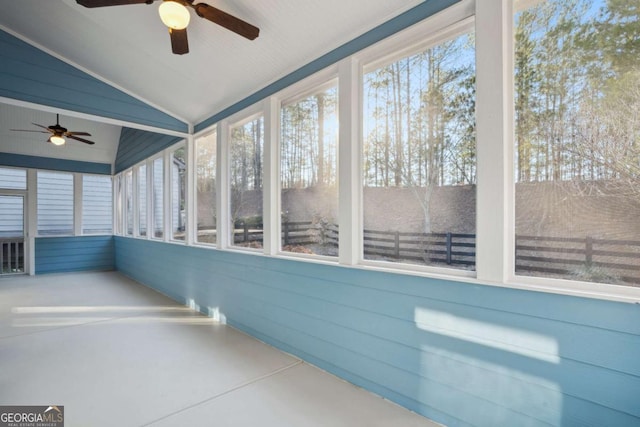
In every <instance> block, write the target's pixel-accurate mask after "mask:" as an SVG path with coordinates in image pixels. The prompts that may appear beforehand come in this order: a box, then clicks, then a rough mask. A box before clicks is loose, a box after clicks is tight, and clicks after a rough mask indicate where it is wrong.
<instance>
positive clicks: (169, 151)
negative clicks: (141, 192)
mask: <svg viewBox="0 0 640 427" xmlns="http://www.w3.org/2000/svg"><path fill="white" fill-rule="evenodd" d="M181 148H184V153H185V160H186V164H185V180H186V181H187V182H188V181H189V178H188V177H189V173H190V169H191V168H190V167H189V163H188V156H189V152H188V147H187V143H186V141H181V142H179V143H177V144H174V145H172V146H171V147H169V148H167V149H166V150H165V151H166V154H167V156H166V157H167V158H168V159H169V160H168V163H169V165H168V166H169V167H168V169H169V174H168V175H169V176H168V178H169V179H168V180H167V181H168V182H167V183H166V187H165V192H168V194H169V200H168V201H169V206H168V208H169V209H168V214H169V217H168V218H169V224H168V225H169V234H168V240H169V241H171V242H172V243H176V244H181V245H182V244H186V243H187V235H188V233H187V232H188V230H187V224H188V223H189V214H188V211H189V208H188V205H189V201H188V197H187V194H186V187H187V183H185V195H184V196H185V206H184V207H185V236H184V240H178V239H176V238H175V237H174V235H173V220H174V219H175V218H174V214H173V179H174V172H173V153H174V152H175V151H177V150H180V149H181ZM165 182H166V181H165ZM167 189H168V191H166V190H167ZM178 199H180V195H179V194H178ZM165 200H166V198H165ZM178 215H180V209H178ZM165 228H166V227H165Z"/></svg>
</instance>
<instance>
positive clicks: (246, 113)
mask: <svg viewBox="0 0 640 427" xmlns="http://www.w3.org/2000/svg"><path fill="white" fill-rule="evenodd" d="M269 110H270V109H269ZM259 117H262V118H263V119H262V123H263V126H264V127H263V134H264V140H263V151H262V156H263V158H262V168H263V169H262V174H263V175H262V176H263V178H262V183H263V187H262V223H263V224H262V249H253V248H244V247H242V246H236V245H234V244H233V231H234V230H233V229H232V227H231V176H230V174H229V173H230V171H231V150H230V147H231V130H232V129H233V128H236V127H242V126H244V125H246V124H247V123H249V122H251V121H253V120H255V119H257V118H259ZM267 119H268V117H267V114H266V111H265V108H264V102H258V103H256V104H253V105H252V106H250V107H247V108H245V109H244V110H242V111H240V112H238V113H236V114H234V115H232V116H231V117H228V118H227V119H226V120H224V121H222V122H221V125H220V127H221V128H222V129H221V130H223V131H224V133H223V132H219V133H218V138H222V137H223V136H224V138H225V139H224V140H223V142H222V144H219V147H220V146H221V145H223V146H224V149H223V150H222V151H223V152H224V156H222V158H221V156H219V158H218V159H217V160H218V166H219V168H218V169H219V171H220V172H221V173H224V174H225V176H224V177H221V178H223V179H224V182H221V183H220V184H218V185H219V186H220V185H224V186H225V189H226V191H225V192H224V194H222V195H223V196H224V197H225V199H226V200H225V202H224V204H223V205H222V206H224V207H225V209H224V210H225V211H226V215H224V217H225V218H224V219H225V220H226V221H225V222H226V223H225V224H224V228H223V229H221V230H219V231H218V238H221V237H222V236H221V234H222V233H224V234H225V239H224V240H223V242H222V243H223V244H224V246H219V247H223V248H225V249H228V250H233V251H238V252H242V253H253V254H262V253H265V251H269V248H270V247H271V245H272V243H271V242H272V241H273V239H272V238H271V235H270V234H269V230H271V228H270V226H271V224H272V223H273V221H272V215H271V214H270V213H271V211H272V210H273V208H272V206H271V200H272V196H271V193H272V190H271V188H270V187H268V186H269V185H270V184H271V181H272V175H273V171H272V166H271V165H272V164H273V160H272V159H271V157H272V156H271V155H268V154H267V151H269V153H271V151H272V150H271V149H270V147H271V145H272V144H271V138H270V137H268V135H270V132H271V129H267ZM269 121H270V122H273V120H269ZM218 141H219V142H220V140H218ZM223 162H224V163H223ZM223 164H224V167H222V166H223ZM217 175H218V176H219V175H220V174H219V173H217ZM267 195H269V196H267ZM265 201H266V202H265ZM220 217H222V215H220ZM218 225H220V223H219V222H218ZM219 244H220V242H219Z"/></svg>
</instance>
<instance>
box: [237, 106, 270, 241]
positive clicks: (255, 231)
mask: <svg viewBox="0 0 640 427" xmlns="http://www.w3.org/2000/svg"><path fill="white" fill-rule="evenodd" d="M230 138H231V141H230V144H229V150H230V153H229V157H230V197H231V206H230V209H231V210H230V218H231V230H232V232H231V244H232V245H234V246H242V247H246V248H262V241H263V236H262V230H263V226H262V175H263V173H262V169H263V168H262V166H263V143H264V132H263V119H262V117H258V118H254V119H250V120H249V121H247V122H242V123H239V124H236V125H235V126H233V127H232V128H231V132H230Z"/></svg>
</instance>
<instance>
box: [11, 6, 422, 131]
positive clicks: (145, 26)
mask: <svg viewBox="0 0 640 427" xmlns="http://www.w3.org/2000/svg"><path fill="white" fill-rule="evenodd" d="M196 2H197V1H196ZM206 3H208V4H210V5H212V6H215V7H217V8H220V9H222V10H224V11H226V12H228V13H231V14H233V15H235V16H237V17H239V18H241V19H243V20H245V21H247V22H249V23H251V24H253V25H255V26H257V27H259V28H260V36H259V37H258V38H257V39H256V40H254V41H249V40H246V39H244V38H242V37H240V36H238V35H236V34H234V33H232V32H230V31H228V30H226V29H224V28H222V27H219V26H217V25H215V24H213V23H211V22H209V21H206V20H203V19H201V18H199V17H198V16H197V15H195V13H194V12H193V11H191V12H192V19H191V24H190V25H189V27H188V36H189V47H190V53H189V54H187V55H183V56H179V55H173V54H172V53H171V47H170V41H169V35H168V31H167V28H166V27H165V26H164V25H163V24H162V23H161V21H160V19H159V17H158V12H157V8H158V4H159V2H156V3H154V4H153V5H150V6H149V5H144V4H142V5H128V6H115V7H106V8H99V9H87V8H84V7H82V6H79V5H77V4H76V2H75V0H47V1H44V0H19V1H16V0H0V6H1V7H2V8H1V9H0V10H2V13H1V14H0V27H2V28H3V29H5V30H6V31H9V32H10V33H12V34H14V35H16V36H18V37H20V38H22V39H23V40H25V41H27V42H29V43H31V44H34V45H35V46H37V47H40V48H44V49H45V50H46V51H47V52H49V53H51V54H53V55H55V56H57V57H58V58H60V59H63V60H64V61H66V62H68V63H70V64H72V65H75V66H77V67H79V68H80V69H82V70H84V71H87V72H89V73H90V74H92V75H94V76H96V77H98V78H100V79H102V80H104V81H106V82H107V83H110V84H112V85H114V86H116V87H118V88H120V89H122V90H124V91H125V92H127V93H129V94H130V95H133V96H135V97H137V98H139V99H141V100H143V101H145V102H147V103H149V104H151V105H153V106H155V107H157V108H159V109H161V110H163V111H165V112H167V113H169V114H171V115H173V116H175V117H177V118H179V119H182V120H184V121H187V122H189V123H192V124H197V123H199V122H201V121H202V120H204V119H206V118H208V117H211V116H212V115H214V114H215V113H218V112H220V111H222V110H223V109H225V108H226V107H228V106H230V105H233V104H234V103H235V102H237V101H239V100H241V99H243V98H245V97H247V96H249V95H251V94H253V93H255V92H256V91H258V90H260V89H262V88H264V87H265V86H267V85H269V84H270V83H272V82H274V81H276V80H278V79H279V78H281V77H284V76H285V75H287V74H289V73H291V72H292V71H295V70H296V69H298V68H300V67H301V66H303V65H305V64H307V63H309V62H311V61H313V60H314V59H316V58H318V57H320V56H322V55H323V54H325V53H327V52H330V51H331V50H333V49H335V48H336V47H338V46H340V45H342V44H344V43H346V42H348V41H350V40H352V39H354V38H356V37H357V36H359V35H361V34H363V33H364V32H366V31H368V30H370V29H372V28H374V27H376V26H377V25H379V24H381V23H383V22H385V21H387V20H389V19H391V18H392V17H394V16H397V15H399V14H400V13H402V12H404V11H406V10H408V9H409V8H411V7H413V6H415V5H417V4H418V3H421V1H420V0H289V1H285V0H259V1H256V0H253V1H252V0H235V1H234V0H206ZM39 120H44V119H39ZM44 121H47V120H44ZM48 121H51V120H48Z"/></svg>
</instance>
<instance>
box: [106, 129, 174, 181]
mask: <svg viewBox="0 0 640 427" xmlns="http://www.w3.org/2000/svg"><path fill="white" fill-rule="evenodd" d="M182 139H183V138H179V137H175V136H169V135H162V134H157V133H153V132H147V131H143V130H138V129H129V128H122V133H121V134H120V144H119V145H118V154H117V155H116V163H115V173H118V172H122V171H123V170H125V169H127V168H128V167H131V166H133V165H135V164H136V163H138V162H141V161H143V160H145V159H147V158H149V157H151V156H153V155H154V154H156V153H158V152H160V151H162V150H164V149H165V148H167V147H170V146H172V145H173V144H175V143H176V142H178V141H180V140H182Z"/></svg>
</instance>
